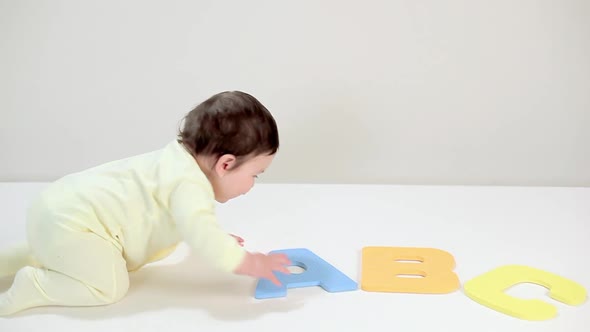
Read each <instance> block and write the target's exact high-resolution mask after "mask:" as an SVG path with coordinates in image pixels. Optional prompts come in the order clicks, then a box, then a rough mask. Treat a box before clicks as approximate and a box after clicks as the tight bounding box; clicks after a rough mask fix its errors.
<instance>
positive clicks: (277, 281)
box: [267, 272, 281, 286]
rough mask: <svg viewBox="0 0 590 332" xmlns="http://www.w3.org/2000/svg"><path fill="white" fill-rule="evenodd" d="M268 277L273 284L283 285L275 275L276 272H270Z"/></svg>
mask: <svg viewBox="0 0 590 332" xmlns="http://www.w3.org/2000/svg"><path fill="white" fill-rule="evenodd" d="M267 279H268V280H270V281H271V282H272V283H273V284H275V285H277V286H281V282H280V281H279V279H278V278H277V276H275V274H274V273H272V272H271V273H270V274H269V275H268V276H267Z"/></svg>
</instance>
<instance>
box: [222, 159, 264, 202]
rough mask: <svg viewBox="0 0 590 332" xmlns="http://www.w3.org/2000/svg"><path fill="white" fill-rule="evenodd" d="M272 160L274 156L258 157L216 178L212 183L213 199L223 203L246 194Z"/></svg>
mask: <svg viewBox="0 0 590 332" xmlns="http://www.w3.org/2000/svg"><path fill="white" fill-rule="evenodd" d="M273 159H274V155H259V156H256V157H254V158H252V159H250V160H248V161H246V162H245V163H243V164H242V165H240V166H239V167H238V168H236V169H234V170H230V171H228V172H227V173H225V174H224V175H223V176H222V177H217V179H216V181H213V183H212V185H213V190H214V191H215V199H216V200H217V201H218V202H220V203H225V202H227V201H228V200H230V199H233V198H236V197H238V196H241V195H244V194H246V193H247V192H248V191H250V189H252V187H253V186H254V182H255V181H256V177H258V175H260V174H261V173H263V172H264V171H265V170H266V169H267V168H268V167H269V166H270V164H271V163H272V161H273Z"/></svg>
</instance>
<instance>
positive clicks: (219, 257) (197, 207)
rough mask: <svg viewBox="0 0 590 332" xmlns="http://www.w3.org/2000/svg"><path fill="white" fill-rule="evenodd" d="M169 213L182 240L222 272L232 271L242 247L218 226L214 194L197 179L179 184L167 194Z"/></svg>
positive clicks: (240, 254)
mask: <svg viewBox="0 0 590 332" xmlns="http://www.w3.org/2000/svg"><path fill="white" fill-rule="evenodd" d="M169 204H170V212H171V214H172V217H173V218H174V220H175V222H176V226H177V228H178V230H179V232H180V234H181V237H182V238H183V240H184V241H185V242H186V243H187V244H188V245H189V246H190V247H191V248H192V249H193V250H195V251H196V252H198V253H199V254H200V255H202V256H203V257H205V258H206V259H208V260H209V261H210V262H211V263H213V264H214V265H215V266H217V267H219V268H221V269H222V270H224V271H228V272H231V271H233V270H234V269H235V268H236V267H237V266H238V265H239V264H240V262H241V261H242V259H243V257H244V254H245V250H244V249H243V248H242V247H241V246H240V245H239V244H238V243H237V241H236V240H235V239H234V238H233V237H232V236H231V235H229V234H228V233H227V232H225V231H224V230H222V229H221V228H220V227H219V224H218V222H217V217H216V215H215V206H214V204H215V201H214V197H212V195H211V194H210V193H209V192H208V190H207V189H206V188H205V186H204V185H203V184H201V183H198V182H186V183H182V184H180V185H179V186H178V187H176V189H175V190H174V191H172V193H171V195H170V201H169Z"/></svg>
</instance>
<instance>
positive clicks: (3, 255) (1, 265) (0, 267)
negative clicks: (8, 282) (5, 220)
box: [0, 244, 37, 278]
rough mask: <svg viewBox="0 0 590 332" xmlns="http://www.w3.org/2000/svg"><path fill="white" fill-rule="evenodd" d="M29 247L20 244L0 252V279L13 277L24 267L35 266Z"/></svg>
mask: <svg viewBox="0 0 590 332" xmlns="http://www.w3.org/2000/svg"><path fill="white" fill-rule="evenodd" d="M36 265H37V263H36V262H35V260H34V259H33V257H32V256H31V252H30V250H29V246H28V245H26V244H21V245H17V246H13V247H12V248H9V249H4V250H2V251H0V278H2V277H9V276H13V275H15V274H16V272H18V270H20V269H22V268H23V267H25V266H36Z"/></svg>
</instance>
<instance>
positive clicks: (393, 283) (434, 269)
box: [361, 247, 460, 294]
mask: <svg viewBox="0 0 590 332" xmlns="http://www.w3.org/2000/svg"><path fill="white" fill-rule="evenodd" d="M403 261H414V263H408V262H403ZM454 267H455V259H454V258H453V256H452V255H451V254H450V253H448V252H446V251H443V250H439V249H433V248H412V247H364V248H363V253H362V277H361V288H362V289H363V290H365V291H368V292H396V293H421V294H444V293H450V292H453V291H455V290H457V289H459V287H460V284H459V277H458V276H457V275H456V274H455V273H454V272H453V269H454ZM408 277H410V278H408Z"/></svg>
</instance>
